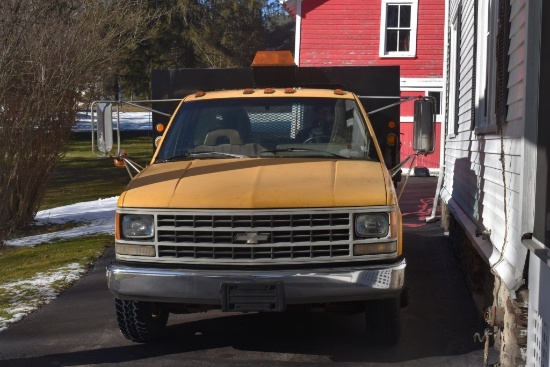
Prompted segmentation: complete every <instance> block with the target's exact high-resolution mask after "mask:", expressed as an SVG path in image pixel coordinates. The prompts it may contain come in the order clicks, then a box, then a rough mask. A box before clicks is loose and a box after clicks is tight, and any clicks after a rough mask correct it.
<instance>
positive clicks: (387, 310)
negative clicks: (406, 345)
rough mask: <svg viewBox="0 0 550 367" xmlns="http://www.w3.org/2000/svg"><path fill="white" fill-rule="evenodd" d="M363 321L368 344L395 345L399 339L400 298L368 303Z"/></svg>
mask: <svg viewBox="0 0 550 367" xmlns="http://www.w3.org/2000/svg"><path fill="white" fill-rule="evenodd" d="M365 320H366V333H367V340H368V341H369V342H373V343H378V344H389V345H393V344H396V343H397V342H398V341H399V338H400V337H401V302H400V297H397V298H388V299H377V300H372V301H368V302H367V303H366V311H365Z"/></svg>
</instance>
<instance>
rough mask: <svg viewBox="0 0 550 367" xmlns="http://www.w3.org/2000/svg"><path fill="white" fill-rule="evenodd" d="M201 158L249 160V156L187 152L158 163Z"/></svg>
mask: <svg viewBox="0 0 550 367" xmlns="http://www.w3.org/2000/svg"><path fill="white" fill-rule="evenodd" d="M200 156H222V157H227V158H249V157H248V156H247V155H242V154H233V153H223V152H187V153H184V154H181V155H175V156H173V157H170V158H166V159H163V160H159V161H157V163H166V162H174V161H178V160H184V159H186V158H193V157H200Z"/></svg>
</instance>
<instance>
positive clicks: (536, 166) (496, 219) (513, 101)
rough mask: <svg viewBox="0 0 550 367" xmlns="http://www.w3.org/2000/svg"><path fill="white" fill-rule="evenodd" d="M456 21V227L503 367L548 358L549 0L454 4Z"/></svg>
mask: <svg viewBox="0 0 550 367" xmlns="http://www.w3.org/2000/svg"><path fill="white" fill-rule="evenodd" d="M543 19H546V22H545V24H543V22H542V20H543ZM445 29H446V34H445V37H446V42H447V47H446V53H445V67H446V70H445V72H444V74H445V80H446V91H445V92H446V96H445V100H446V105H447V111H446V117H445V123H444V124H443V125H444V127H443V129H444V130H443V131H442V136H444V139H445V147H444V167H443V168H442V170H443V183H442V187H441V191H440V193H441V199H442V204H443V208H444V212H445V213H446V214H448V217H447V218H448V221H445V222H446V230H447V231H449V236H450V238H451V242H452V243H453V244H454V245H455V247H456V248H457V250H458V252H459V253H460V254H461V255H462V256H461V258H462V259H463V263H464V267H465V270H466V274H467V275H468V281H469V284H470V286H471V288H472V290H473V293H474V295H475V298H476V299H477V300H478V304H479V306H480V308H483V309H486V310H487V313H486V319H487V321H488V323H489V324H490V325H491V327H492V328H491V331H492V332H493V333H494V335H493V337H494V338H495V347H496V348H498V349H499V351H500V362H501V365H502V366H520V365H528V366H549V365H550V356H549V352H550V334H549V329H548V323H549V322H550V294H549V292H546V289H547V287H548V286H547V285H548V284H550V268H549V266H550V261H549V257H550V256H549V254H550V195H549V192H548V178H549V177H548V176H549V172H548V160H549V158H550V156H549V154H550V153H549V152H550V149H549V148H550V146H549V141H550V134H549V133H550V128H549V121H550V100H549V99H547V98H545V97H547V96H548V95H549V94H550V93H549V92H548V90H547V89H545V88H544V86H545V85H550V67H549V66H550V62H549V61H547V60H550V59H549V58H548V56H550V2H549V1H548V0H546V1H545V2H544V3H543V0H446V26H445ZM547 101H548V102H547Z"/></svg>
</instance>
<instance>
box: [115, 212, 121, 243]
mask: <svg viewBox="0 0 550 367" xmlns="http://www.w3.org/2000/svg"><path fill="white" fill-rule="evenodd" d="M115 240H120V213H115Z"/></svg>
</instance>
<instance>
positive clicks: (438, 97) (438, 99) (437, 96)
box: [428, 91, 441, 115]
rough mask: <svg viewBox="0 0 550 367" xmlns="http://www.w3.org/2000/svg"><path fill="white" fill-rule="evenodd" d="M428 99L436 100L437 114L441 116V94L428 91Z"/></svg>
mask: <svg viewBox="0 0 550 367" xmlns="http://www.w3.org/2000/svg"><path fill="white" fill-rule="evenodd" d="M428 97H432V98H434V99H435V113H436V115H441V92H432V91H428Z"/></svg>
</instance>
